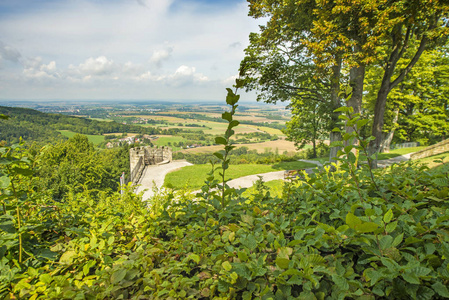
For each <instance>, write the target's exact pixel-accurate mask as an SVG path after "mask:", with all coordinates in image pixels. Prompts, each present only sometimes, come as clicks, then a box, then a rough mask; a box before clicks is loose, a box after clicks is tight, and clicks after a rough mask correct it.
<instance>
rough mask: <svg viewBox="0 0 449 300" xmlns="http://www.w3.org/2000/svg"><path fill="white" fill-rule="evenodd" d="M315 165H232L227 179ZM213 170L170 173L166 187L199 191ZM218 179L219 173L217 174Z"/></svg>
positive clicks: (208, 167)
mask: <svg viewBox="0 0 449 300" xmlns="http://www.w3.org/2000/svg"><path fill="white" fill-rule="evenodd" d="M313 167H315V165H313V164H308V163H304V162H299V161H294V162H281V163H277V164H274V165H259V164H243V165H231V166H230V167H229V169H228V170H227V171H226V178H231V179H236V178H239V177H243V176H247V175H254V174H261V173H268V172H275V171H281V170H296V169H301V168H313ZM210 170H211V165H210V164H204V165H193V166H187V167H184V168H182V169H180V170H177V171H174V172H171V173H168V174H167V176H165V181H164V185H165V186H171V187H174V188H184V187H186V188H187V189H193V190H195V189H199V188H201V186H203V184H204V180H205V179H206V177H207V173H209V172H210ZM216 177H217V178H218V172H217V173H216Z"/></svg>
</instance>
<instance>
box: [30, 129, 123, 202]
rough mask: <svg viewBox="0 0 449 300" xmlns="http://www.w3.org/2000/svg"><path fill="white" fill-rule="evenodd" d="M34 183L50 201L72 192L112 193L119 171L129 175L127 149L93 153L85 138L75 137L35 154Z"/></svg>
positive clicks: (91, 146) (94, 150) (95, 151)
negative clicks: (47, 195) (36, 166)
mask: <svg viewBox="0 0 449 300" xmlns="http://www.w3.org/2000/svg"><path fill="white" fill-rule="evenodd" d="M37 159H38V160H39V165H38V168H37V172H36V176H37V177H39V178H40V180H39V181H36V186H37V188H39V189H44V190H45V191H46V192H47V193H48V194H49V195H51V196H52V198H54V199H58V200H61V199H63V198H64V196H65V195H66V194H67V193H69V192H70V191H73V192H75V193H77V192H81V191H83V190H90V191H94V190H96V191H116V190H117V188H118V180H119V178H120V176H121V174H122V172H125V173H129V151H128V147H127V146H125V147H121V148H116V149H110V150H103V151H99V150H96V149H95V148H94V146H93V144H92V143H90V142H89V140H88V138H87V137H86V136H84V135H80V134H76V135H75V136H73V137H72V138H70V139H69V140H68V141H65V142H61V143H58V144H55V145H47V146H46V147H44V148H43V149H42V150H41V151H40V152H39V154H38V156H37Z"/></svg>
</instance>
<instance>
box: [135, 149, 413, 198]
mask: <svg viewBox="0 0 449 300" xmlns="http://www.w3.org/2000/svg"><path fill="white" fill-rule="evenodd" d="M411 154H412V153H410V154H405V155H401V156H397V157H393V158H390V159H387V160H380V161H378V164H379V167H386V166H389V165H392V164H393V163H400V162H402V161H406V160H410V155H411ZM301 161H304V162H308V163H313V164H316V165H317V166H318V167H321V166H322V164H321V163H320V162H318V161H314V160H303V159H302V160H301ZM191 165H192V164H191V163H189V162H187V161H173V162H171V163H168V164H164V165H159V166H147V167H145V169H144V170H143V174H142V178H141V179H140V182H139V184H140V186H139V187H138V188H137V189H136V193H140V192H141V191H143V190H145V189H146V191H145V192H144V194H143V197H142V199H143V200H147V199H149V198H151V197H152V196H153V195H154V192H153V187H154V186H156V187H157V188H160V187H162V185H163V184H164V179H165V175H167V174H168V173H170V172H172V171H175V170H177V169H180V168H182V167H185V166H191ZM258 176H262V179H263V181H265V182H267V181H271V180H278V179H284V171H276V172H269V173H263V174H256V175H249V176H244V177H240V178H236V179H233V180H230V181H228V185H229V186H230V187H232V188H250V187H252V186H253V185H254V182H256V181H257V180H258V179H259V177H258Z"/></svg>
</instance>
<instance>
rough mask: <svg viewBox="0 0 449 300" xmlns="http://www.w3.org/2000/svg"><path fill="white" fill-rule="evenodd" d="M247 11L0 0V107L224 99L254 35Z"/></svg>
mask: <svg viewBox="0 0 449 300" xmlns="http://www.w3.org/2000/svg"><path fill="white" fill-rule="evenodd" d="M247 14H248V8H247V3H246V1H240V0H215V1H212V0H34V1H33V0H0V102H1V100H27V99H30V100H36V99H37V100H46V99H48V100H60V99H81V100H89V99H93V100H101V99H104V100H107V99H149V100H164V99H167V100H222V99H224V97H225V94H226V93H225V90H224V89H225V87H230V86H231V85H232V83H233V80H234V78H235V77H236V75H237V73H238V67H239V63H240V60H241V59H242V58H243V56H244V52H243V50H244V48H245V47H246V46H247V44H248V35H249V33H250V32H254V31H257V30H258V23H260V21H259V20H254V19H252V18H250V17H248V16H247ZM242 97H243V99H244V100H251V99H252V98H254V97H253V95H251V94H248V95H242Z"/></svg>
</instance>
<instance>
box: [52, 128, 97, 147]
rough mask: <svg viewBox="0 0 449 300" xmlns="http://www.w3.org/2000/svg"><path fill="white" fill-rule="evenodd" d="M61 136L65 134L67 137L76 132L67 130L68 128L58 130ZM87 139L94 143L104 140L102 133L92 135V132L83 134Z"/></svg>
mask: <svg viewBox="0 0 449 300" xmlns="http://www.w3.org/2000/svg"><path fill="white" fill-rule="evenodd" d="M58 131H59V132H60V133H61V134H62V135H63V136H66V137H68V138H71V137H73V136H74V135H75V134H77V133H76V132H73V131H69V130H58ZM84 135H85V136H87V138H88V139H89V142H92V143H93V144H94V145H98V144H100V143H101V142H104V136H102V135H92V134H84Z"/></svg>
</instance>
